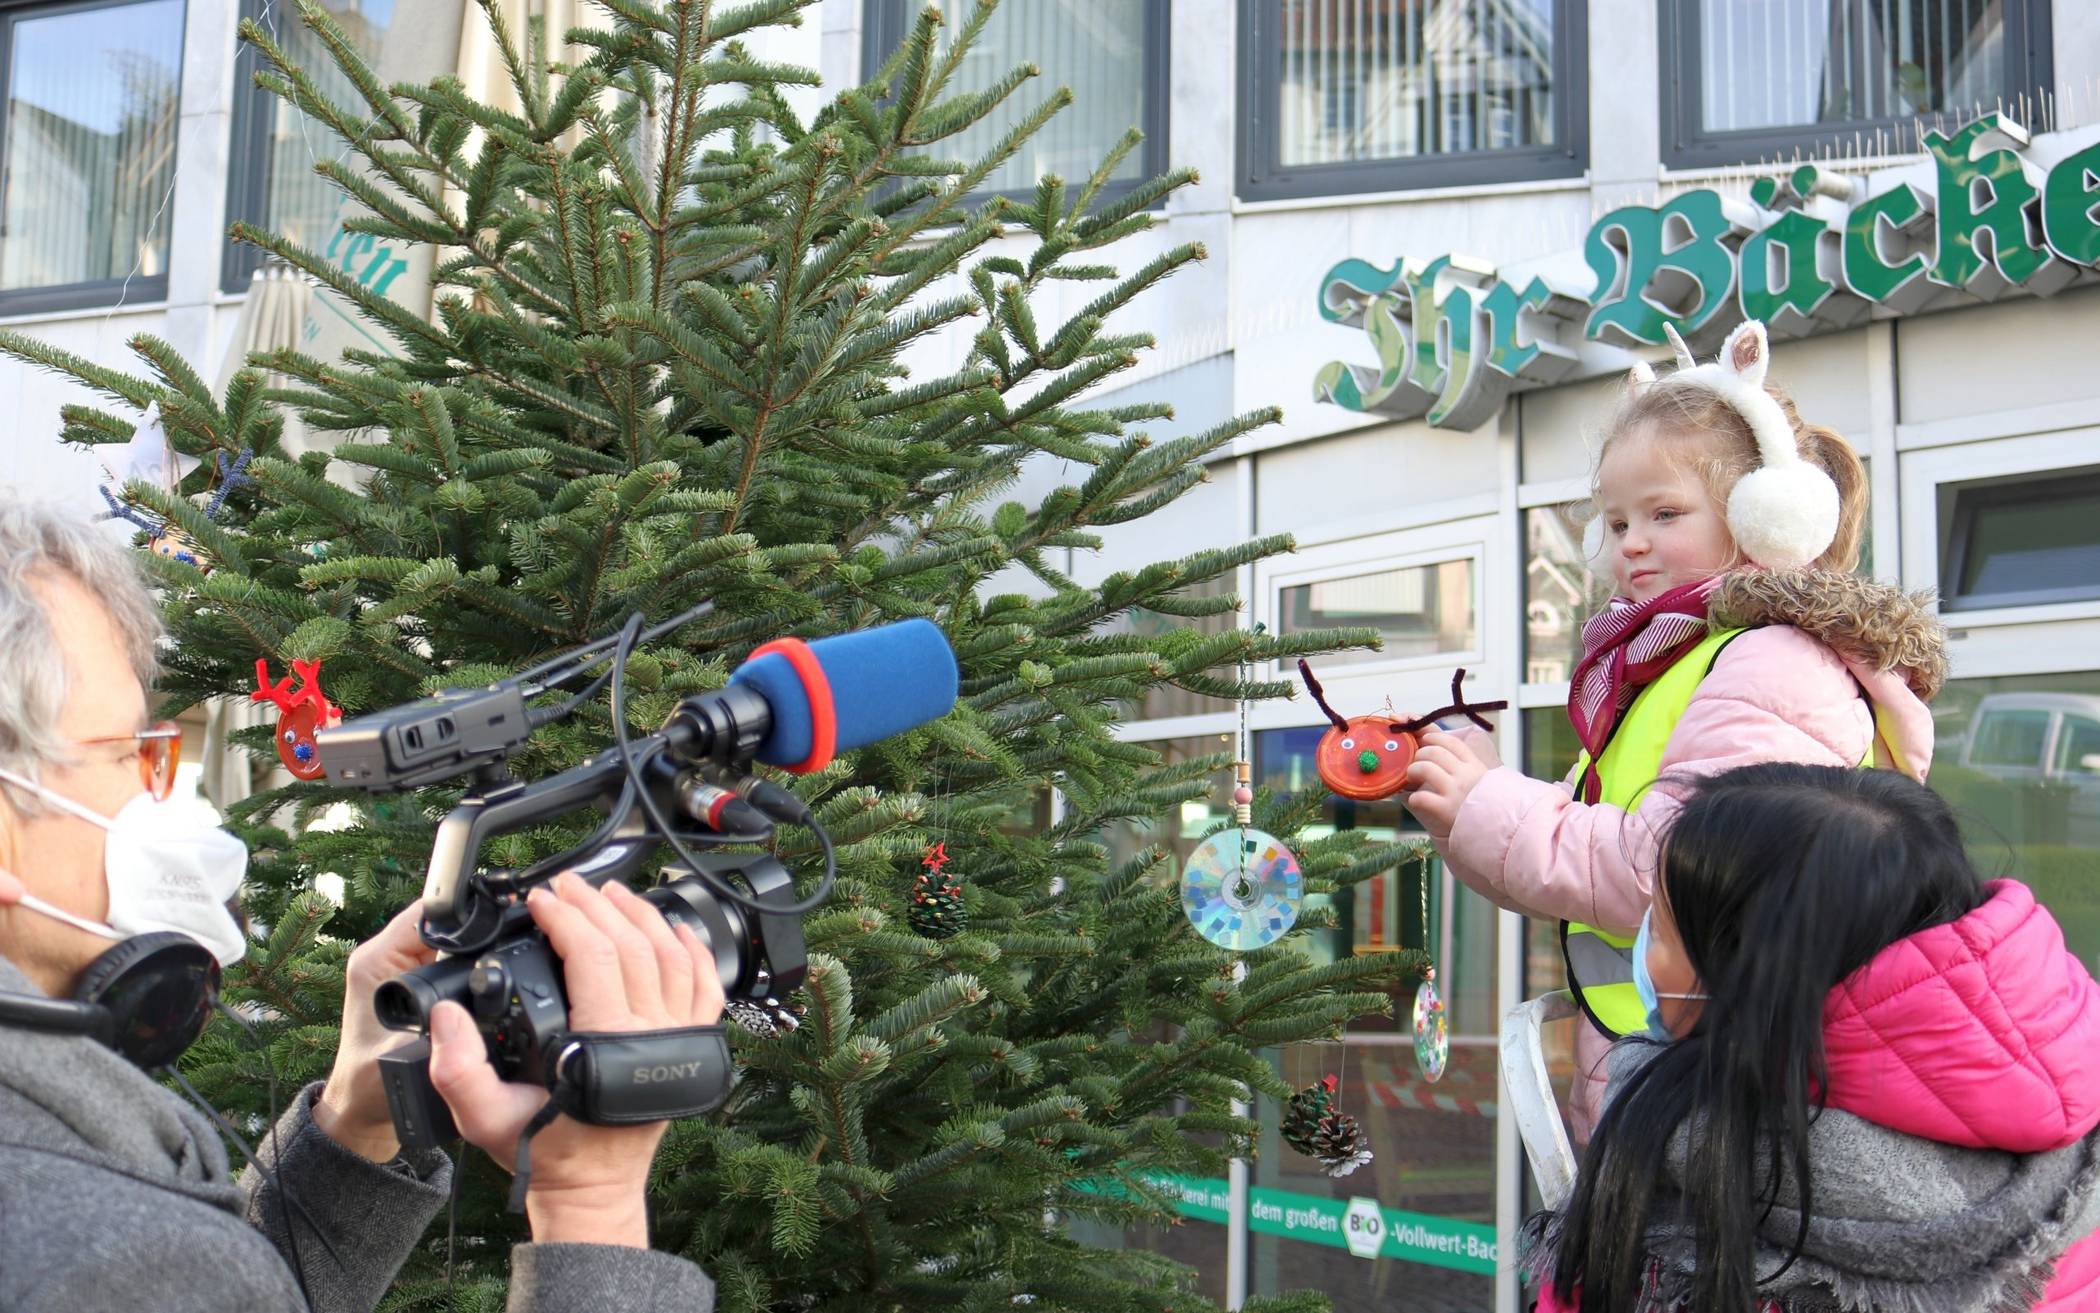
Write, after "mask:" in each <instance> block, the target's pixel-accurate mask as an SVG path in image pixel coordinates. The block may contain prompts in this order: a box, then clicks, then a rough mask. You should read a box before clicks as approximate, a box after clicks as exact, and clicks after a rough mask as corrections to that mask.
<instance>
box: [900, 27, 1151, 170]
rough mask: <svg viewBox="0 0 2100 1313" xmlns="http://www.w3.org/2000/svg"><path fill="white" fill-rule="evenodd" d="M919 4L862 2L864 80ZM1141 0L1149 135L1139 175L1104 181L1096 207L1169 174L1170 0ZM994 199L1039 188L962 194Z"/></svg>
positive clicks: (1142, 123)
mask: <svg viewBox="0 0 2100 1313" xmlns="http://www.w3.org/2000/svg"><path fill="white" fill-rule="evenodd" d="M921 2H922V0H864V4H863V7H862V9H861V20H862V21H861V41H860V80H861V81H862V82H863V83H865V82H867V81H868V80H869V79H872V78H873V77H874V76H875V74H876V72H877V71H878V70H879V69H881V67H882V64H883V61H884V60H886V59H888V58H889V57H890V55H891V54H893V53H894V52H895V51H896V49H897V47H898V46H899V45H900V44H902V42H903V40H904V35H905V33H906V31H908V30H909V29H910V26H911V19H912V16H913V15H914V14H916V13H917V12H918V11H919V8H920V6H921ZM1137 3H1141V4H1143V5H1144V7H1145V55H1144V61H1143V63H1144V69H1145V103H1144V109H1143V112H1142V116H1141V118H1140V120H1139V121H1138V123H1136V124H1135V125H1134V126H1136V127H1137V128H1138V130H1139V131H1141V132H1143V133H1144V134H1145V139H1144V140H1143V141H1141V142H1139V143H1138V147H1137V149H1136V150H1135V151H1134V152H1132V153H1133V154H1135V155H1136V156H1137V157H1138V160H1139V165H1138V167H1139V169H1140V174H1139V176H1138V177H1136V178H1131V179H1126V180H1124V181H1120V182H1110V183H1108V184H1106V185H1104V186H1103V187H1102V188H1101V191H1100V193H1099V194H1098V195H1097V196H1096V197H1095V200H1094V205H1095V207H1096V208H1099V207H1101V206H1104V205H1110V204H1113V203H1114V202H1116V201H1118V200H1120V199H1122V198H1123V197H1124V196H1127V195H1129V194H1130V192H1131V191H1132V190H1134V189H1135V188H1137V187H1138V186H1139V185H1141V184H1142V183H1145V182H1149V181H1151V180H1152V179H1154V178H1157V177H1159V176H1160V175H1161V174H1163V173H1165V172H1166V171H1167V169H1168V167H1169V166H1168V154H1167V145H1168V143H1167V129H1168V125H1169V123H1170V122H1171V115H1170V103H1171V101H1172V99H1173V95H1172V92H1173V86H1172V75H1173V58H1172V56H1173V28H1174V24H1173V15H1172V12H1171V7H1172V0H1137ZM1025 90H1026V85H1025V84H1024V85H1023V87H1022V88H1021V89H1020V90H1017V91H1016V92H1015V93H1014V94H1015V95H1021V94H1023V93H1024V92H1025ZM1065 181H1066V183H1068V184H1075V185H1076V184H1078V183H1082V182H1084V181H1085V179H1084V178H1066V179H1065ZM995 197H1005V198H1007V199H1009V200H1016V201H1032V200H1034V199H1035V188H1033V187H1026V188H1013V189H1007V190H997V189H991V188H986V189H984V190H980V191H973V192H971V193H970V194H969V195H967V196H965V197H963V198H962V201H963V203H965V204H974V203H978V202H982V201H988V200H991V199H993V198H995ZM1163 203H1164V202H1162V204H1163ZM1151 208H1153V209H1157V208H1159V207H1158V206H1153V207H1151Z"/></svg>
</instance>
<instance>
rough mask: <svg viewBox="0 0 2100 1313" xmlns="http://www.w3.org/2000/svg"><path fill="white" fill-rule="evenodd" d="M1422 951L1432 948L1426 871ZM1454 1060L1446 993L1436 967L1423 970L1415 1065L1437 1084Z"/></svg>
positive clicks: (1417, 1004)
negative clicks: (1440, 984) (1437, 979)
mask: <svg viewBox="0 0 2100 1313" xmlns="http://www.w3.org/2000/svg"><path fill="white" fill-rule="evenodd" d="M1421 888H1422V951H1423V952H1425V953H1426V952H1428V951H1429V872H1428V871H1427V870H1426V869H1425V870H1424V871H1423V872H1422V880H1421ZM1450 1061H1451V1021H1450V1018H1449V1017H1447V1016H1445V1015H1444V994H1443V991H1442V990H1440V989H1438V988H1437V987H1436V967H1435V966H1434V965H1431V966H1430V967H1428V968H1427V969H1425V970H1424V971H1423V972H1422V983H1421V984H1419V985H1417V986H1415V1066H1416V1067H1417V1068H1419V1069H1420V1070H1421V1073H1422V1079H1423V1080H1426V1081H1429V1082H1431V1083H1432V1084H1434V1083H1435V1082H1437V1081H1440V1080H1442V1079H1443V1078H1444V1067H1445V1066H1446V1065H1447V1064H1448V1063H1449V1062H1450Z"/></svg>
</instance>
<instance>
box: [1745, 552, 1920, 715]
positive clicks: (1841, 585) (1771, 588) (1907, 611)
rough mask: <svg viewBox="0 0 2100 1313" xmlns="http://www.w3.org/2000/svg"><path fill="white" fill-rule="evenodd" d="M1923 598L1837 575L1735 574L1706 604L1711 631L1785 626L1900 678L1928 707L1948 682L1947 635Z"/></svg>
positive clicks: (1826, 572)
mask: <svg viewBox="0 0 2100 1313" xmlns="http://www.w3.org/2000/svg"><path fill="white" fill-rule="evenodd" d="M1933 607H1934V597H1933V595H1932V594H1931V593H1929V592H1920V593H1906V592H1904V591H1903V590H1902V589H1901V588H1898V587H1896V586H1895V585H1894V584H1885V583H1880V582H1878V581H1876V580H1873V579H1862V578H1861V577H1859V576H1858V575H1855V574H1851V573H1848V572H1843V571H1838V570H1817V569H1809V570H1787V571H1774V570H1737V571H1734V572H1732V573H1729V574H1726V575H1723V576H1722V577H1721V579H1720V582H1719V583H1718V584H1716V585H1715V587H1714V591H1713V592H1712V594H1710V595H1709V596H1708V598H1707V604H1706V614H1707V619H1708V620H1709V621H1710V622H1711V623H1713V624H1714V625H1716V626H1722V627H1735V626H1745V625H1792V626H1793V627H1794V628H1796V629H1799V630H1801V631H1802V632H1803V633H1806V634H1808V635H1810V636H1811V637H1813V638H1817V639H1820V640H1821V641H1822V642H1824V643H1826V644H1828V645H1829V646H1830V648H1831V649H1832V650H1833V651H1835V652H1836V653H1837V654H1838V655H1839V656H1841V657H1843V658H1845V660H1846V661H1848V662H1850V663H1852V664H1854V665H1856V666H1864V667H1867V668H1869V669H1872V670H1895V671H1899V672H1901V674H1902V675H1903V678H1904V680H1905V681H1906V682H1907V683H1908V684H1909V685H1910V689H1911V692H1913V693H1915V694H1917V695H1918V698H1919V700H1920V701H1925V702H1929V701H1931V700H1932V698H1933V696H1934V695H1935V694H1937V693H1938V692H1939V691H1940V687H1941V685H1943V684H1945V683H1946V682H1947V629H1946V626H1944V625H1942V624H1941V623H1940V618H1939V616H1938V615H1937V614H1936V613H1935V612H1934V610H1933Z"/></svg>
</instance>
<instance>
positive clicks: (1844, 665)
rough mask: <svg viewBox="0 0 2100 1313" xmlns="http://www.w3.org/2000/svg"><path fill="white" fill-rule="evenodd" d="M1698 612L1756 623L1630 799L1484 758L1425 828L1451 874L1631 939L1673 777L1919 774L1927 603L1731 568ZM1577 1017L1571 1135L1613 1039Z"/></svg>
mask: <svg viewBox="0 0 2100 1313" xmlns="http://www.w3.org/2000/svg"><path fill="white" fill-rule="evenodd" d="M1710 611H1711V614H1712V617H1713V619H1714V620H1715V621H1716V622H1717V623H1722V624H1744V623H1750V624H1756V625H1760V626H1761V627H1758V628H1753V629H1752V630H1751V631H1750V632H1748V633H1745V634H1742V635H1740V636H1738V637H1737V638H1736V639H1735V641H1733V642H1731V643H1730V644H1728V646H1727V647H1725V648H1723V649H1722V650H1721V654H1720V656H1719V658H1718V659H1716V660H1715V662H1714V665H1713V669H1712V670H1711V671H1709V672H1708V673H1707V676H1706V678H1705V679H1704V680H1702V681H1701V682H1700V684H1699V690H1698V692H1697V693H1696V694H1694V695H1693V697H1692V701H1691V704H1690V705H1689V706H1688V707H1686V708H1685V712H1684V716H1683V718H1682V719H1681V720H1679V721H1678V722H1677V728H1676V730H1675V731H1674V732H1673V733H1672V734H1671V735H1670V740H1669V745H1668V747H1667V748H1666V749H1665V750H1664V752H1663V760H1662V778H1661V779H1660V780H1659V781H1658V782H1657V783H1656V785H1655V787H1653V788H1651V789H1650V790H1648V792H1647V793H1646V794H1645V795H1644V796H1643V798H1642V800H1641V803H1640V805H1639V806H1638V807H1637V808H1636V809H1635V810H1633V811H1631V812H1628V811H1624V810H1621V809H1620V808H1617V807H1613V806H1609V805H1606V804H1588V803H1579V802H1576V801H1575V799H1574V791H1573V788H1572V786H1571V782H1563V783H1560V784H1552V783H1548V782H1546V781H1544V780H1535V779H1531V778H1530V777H1528V776H1526V775H1524V774H1523V773H1522V772H1520V771H1518V770H1516V769H1514V768H1512V767H1508V766H1500V767H1497V768H1495V769H1494V770H1492V771H1489V772H1488V774H1487V776H1486V777H1485V778H1483V779H1482V780H1481V781H1480V783H1479V784H1478V785H1477V786H1476V787H1475V788H1474V789H1473V792H1472V793H1471V794H1470V795H1469V796H1468V797H1467V798H1466V801H1465V802H1464V804H1463V805H1462V806H1461V807H1460V809H1459V812H1458V816H1457V820H1456V822H1455V824H1454V825H1453V826H1452V829H1451V833H1450V834H1448V835H1437V834H1434V833H1432V835H1431V837H1432V838H1433V839H1435V840H1436V844H1437V849H1438V851H1439V852H1441V853H1442V854H1443V857H1444V861H1445V864H1446V865H1447V866H1448V867H1449V868H1450V870H1451V872H1452V873H1453V875H1454V876H1456V877H1457V878H1458V879H1459V880H1460V881H1461V882H1463V883H1464V884H1466V885H1467V886H1468V887H1470V888H1472V889H1473V890H1475V891H1477V892H1478V893H1480V894H1482V895H1484V896H1485V897H1487V898H1488V899H1489V900H1490V901H1491V902H1493V903H1495V904H1496V905H1497V906H1500V907H1506V908H1509V909H1510V910H1512V911H1516V912H1521V913H1523V914H1524V915H1525V916H1529V917H1536V918H1539V919H1541V920H1553V921H1560V920H1567V921H1581V922H1585V923H1587V924H1590V925H1594V926H1598V927H1601V928H1603V929H1606V930H1611V931H1614V932H1618V933H1622V934H1627V935H1631V934H1632V933H1633V932H1634V931H1635V929H1636V928H1638V927H1639V925H1640V921H1641V915H1642V913H1644V912H1646V911H1647V910H1648V903H1649V900H1650V898H1651V896H1652V892H1653V880H1654V873H1655V855H1656V848H1657V839H1658V836H1660V835H1661V834H1662V833H1663V831H1664V830H1665V829H1666V828H1667V826H1668V824H1669V821H1670V818H1671V817H1672V816H1674V815H1675V814H1676V812H1677V809H1678V807H1679V806H1680V805H1681V802H1682V798H1683V792H1684V790H1683V787H1682V784H1681V781H1682V780H1683V779H1685V778H1687V777H1690V776H1699V775H1711V774H1716V773H1718V772H1721V771H1724V770H1728V769H1730V768H1731V767H1735V766H1748V765H1753V764H1756V763H1759V762H1770V761H1798V762H1804V763H1809V764H1812V765H1828V766H1857V765H1858V764H1859V763H1860V761H1861V760H1862V758H1864V757H1865V756H1866V754H1867V751H1868V749H1869V747H1872V749H1873V752H1874V761H1875V764H1876V765H1879V766H1887V767H1892V768H1895V769H1899V770H1902V771H1904V772H1905V773H1906V774H1908V775H1910V776H1912V777H1913V778H1915V779H1919V780H1922V779H1924V778H1925V771H1926V768H1927V767H1928V766H1929V765H1930V764H1931V761H1932V715H1931V713H1930V712H1929V711H1928V710H1927V709H1926V706H1925V702H1924V700H1923V697H1929V696H1931V694H1933V693H1935V692H1937V691H1938V687H1939V684H1940V682H1941V681H1942V680H1943V679H1944V670H1945V665H1944V662H1945V658H1944V656H1943V655H1942V650H1941V645H1940V644H1941V638H1942V633H1943V631H1942V630H1941V629H1940V626H1939V622H1938V620H1937V619H1936V618H1934V617H1933V616H1932V615H1931V614H1929V612H1928V611H1927V610H1926V603H1925V601H1924V599H1922V598H1919V597H1915V596H1906V595H1905V594H1903V593H1902V592H1900V591H1898V590H1896V589H1895V588H1892V587H1890V586H1888V585H1885V584H1876V583H1874V582H1872V581H1870V580H1862V579H1858V578H1856V577H1854V576H1852V575H1836V574H1834V573H1832V572H1827V571H1803V572H1797V573H1794V574H1789V575H1773V574H1765V573H1762V572H1759V573H1757V574H1739V575H1731V576H1729V577H1728V579H1727V580H1724V582H1723V584H1722V586H1721V587H1720V588H1718V589H1717V590H1716V591H1715V593H1714V595H1713V598H1712V600H1711V602H1710ZM1863 691H1864V693H1865V694H1866V696H1865V697H1862V696H1861V693H1862V692H1863ZM1921 692H1922V694H1923V697H1921ZM1868 699H1871V700H1872V706H1871V708H1870V707H1869V704H1868ZM1877 721H1878V725H1877ZM1673 776H1674V777H1676V778H1675V779H1674V780H1673V778H1672V777H1673ZM1576 1028H1577V1038H1576V1044H1575V1056H1576V1063H1577V1067H1578V1074H1577V1078H1576V1082H1575V1090H1574V1093H1573V1096H1572V1098H1571V1100H1570V1104H1571V1106H1570V1108H1569V1114H1568V1123H1569V1125H1568V1129H1569V1132H1570V1134H1571V1135H1572V1136H1573V1137H1574V1139H1575V1141H1576V1142H1577V1143H1578V1144H1580V1143H1582V1142H1584V1141H1586V1140H1588V1138H1589V1132H1590V1127H1591V1126H1592V1125H1593V1124H1594V1122H1595V1120H1596V1109H1597V1107H1598V1106H1599V1102H1600V1100H1601V1097H1602V1095H1603V1093H1604V1079H1605V1076H1604V1055H1605V1053H1606V1052H1607V1051H1608V1050H1609V1049H1610V1047H1611V1045H1610V1042H1609V1041H1608V1040H1606V1039H1605V1037H1604V1036H1603V1035H1602V1034H1600V1033H1599V1032H1598V1031H1597V1030H1596V1028H1595V1027H1593V1026H1591V1025H1588V1024H1587V1023H1584V1022H1577V1023H1576Z"/></svg>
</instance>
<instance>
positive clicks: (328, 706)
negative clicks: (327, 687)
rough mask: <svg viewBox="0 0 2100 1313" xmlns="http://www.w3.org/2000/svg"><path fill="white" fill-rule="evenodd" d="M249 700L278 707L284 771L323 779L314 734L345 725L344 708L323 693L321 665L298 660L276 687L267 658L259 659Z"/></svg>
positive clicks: (279, 755)
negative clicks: (295, 688)
mask: <svg viewBox="0 0 2100 1313" xmlns="http://www.w3.org/2000/svg"><path fill="white" fill-rule="evenodd" d="M294 685H296V686H297V690H296V691H294ZM248 700H249V701H251V702H269V703H272V704H274V705H275V706H276V707H277V711H278V716H277V734H276V737H275V741H276V744H277V759H278V760H279V761H281V762H283V763H284V768H285V769H286V770H288V771H290V772H291V773H292V775H293V776H294V777H295V778H298V779H302V780H317V779H320V778H321V774H322V770H321V747H320V745H319V744H318V743H316V742H315V741H314V735H315V734H317V733H319V732H320V731H321V730H324V729H329V728H331V727H333V726H336V725H340V724H342V723H343V709H342V708H341V707H338V706H337V705H335V703H333V702H330V701H329V700H328V699H327V697H325V696H324V695H323V694H322V692H321V663H320V662H319V661H296V660H295V661H293V662H292V673H291V674H289V675H286V676H285V677H284V679H283V680H282V681H281V682H278V683H274V684H273V683H271V682H270V662H269V660H268V658H266V657H257V658H256V659H255V692H253V693H251V694H249V695H248Z"/></svg>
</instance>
